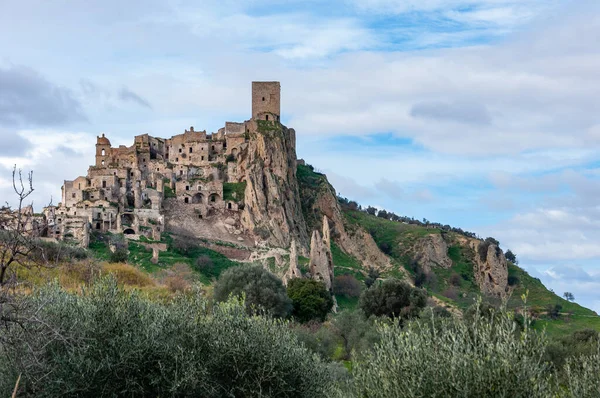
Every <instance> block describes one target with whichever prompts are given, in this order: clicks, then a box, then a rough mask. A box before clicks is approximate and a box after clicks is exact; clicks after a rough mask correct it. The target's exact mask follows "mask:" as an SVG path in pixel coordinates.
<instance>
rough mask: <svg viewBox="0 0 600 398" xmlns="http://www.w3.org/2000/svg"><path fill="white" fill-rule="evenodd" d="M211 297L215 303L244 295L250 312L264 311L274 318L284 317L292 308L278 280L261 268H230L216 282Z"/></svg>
mask: <svg viewBox="0 0 600 398" xmlns="http://www.w3.org/2000/svg"><path fill="white" fill-rule="evenodd" d="M214 295H215V299H216V300H217V301H227V299H228V298H229V297H230V296H231V295H233V296H235V297H241V296H242V295H244V297H245V301H246V306H247V309H248V310H249V311H257V310H264V311H266V312H267V313H268V314H270V315H272V316H275V317H286V316H287V315H288V314H289V313H290V311H291V309H292V302H291V300H290V299H289V298H288V296H287V293H286V289H285V287H284V286H283V283H282V282H281V279H279V278H277V277H276V276H275V275H273V274H272V273H270V272H269V271H267V270H266V269H264V268H263V267H261V266H241V267H234V268H229V269H228V270H227V271H225V272H224V273H223V274H221V277H220V278H219V280H218V281H217V283H216V285H215V293H214Z"/></svg>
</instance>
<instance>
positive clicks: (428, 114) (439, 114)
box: [410, 101, 492, 124]
mask: <svg viewBox="0 0 600 398" xmlns="http://www.w3.org/2000/svg"><path fill="white" fill-rule="evenodd" d="M410 115H411V116H412V117H416V118H423V119H434V120H441V121H455V122H458V123H466V124H490V123H491V121H492V117H491V116H490V114H489V112H488V110H487V108H486V107H485V106H484V105H482V104H478V103H448V102H438V101H426V102H421V103H418V104H415V105H413V106H412V108H411V110H410Z"/></svg>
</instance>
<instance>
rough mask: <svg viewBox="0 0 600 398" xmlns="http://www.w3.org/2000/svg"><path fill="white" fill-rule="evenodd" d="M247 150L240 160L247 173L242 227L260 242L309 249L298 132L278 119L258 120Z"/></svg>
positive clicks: (303, 251)
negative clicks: (298, 167) (300, 185)
mask: <svg viewBox="0 0 600 398" xmlns="http://www.w3.org/2000/svg"><path fill="white" fill-rule="evenodd" d="M259 122H262V123H259V124H258V128H257V132H256V133H252V136H251V137H250V138H251V139H250V141H249V144H248V149H247V151H245V152H244V153H243V155H242V156H241V159H240V160H239V161H238V167H239V169H240V170H241V171H242V172H243V173H244V175H245V181H246V184H247V185H246V190H245V197H244V203H245V207H244V210H243V212H242V216H241V223H242V225H243V227H244V228H245V229H246V230H247V231H249V232H251V233H252V234H254V236H255V237H256V238H257V241H263V242H266V243H268V244H269V245H272V246H277V247H286V248H287V247H289V246H290V244H291V242H292V240H293V239H295V240H296V242H297V244H298V251H299V253H300V254H304V255H305V254H306V253H307V252H308V245H309V241H308V230H307V227H306V223H305V222H304V217H303V215H302V210H301V205H300V200H299V198H300V194H299V190H298V183H297V180H296V133H295V131H294V130H293V129H288V128H286V127H285V126H283V125H281V124H279V123H276V122H270V123H269V122H266V121H259Z"/></svg>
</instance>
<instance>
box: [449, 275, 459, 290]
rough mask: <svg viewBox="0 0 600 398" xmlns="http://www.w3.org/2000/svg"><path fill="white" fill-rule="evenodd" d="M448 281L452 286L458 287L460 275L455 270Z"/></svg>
mask: <svg viewBox="0 0 600 398" xmlns="http://www.w3.org/2000/svg"><path fill="white" fill-rule="evenodd" d="M449 282H450V284H451V285H452V286H457V287H460V285H461V283H462V277H461V276H460V275H458V274H457V273H456V272H453V273H452V275H450V280H449Z"/></svg>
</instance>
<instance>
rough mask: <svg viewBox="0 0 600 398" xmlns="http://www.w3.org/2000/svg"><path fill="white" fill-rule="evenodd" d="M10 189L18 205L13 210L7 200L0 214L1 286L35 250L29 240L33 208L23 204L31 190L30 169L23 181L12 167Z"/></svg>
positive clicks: (10, 278) (31, 175)
mask: <svg viewBox="0 0 600 398" xmlns="http://www.w3.org/2000/svg"><path fill="white" fill-rule="evenodd" d="M13 189H14V191H15V193H16V194H17V208H16V209H12V208H11V206H10V205H9V204H8V202H7V203H6V206H4V207H3V208H2V209H1V212H2V215H1V216H0V230H2V232H1V233H2V236H1V240H0V288H5V287H7V286H9V285H11V284H13V283H14V278H15V274H14V272H11V271H13V268H14V267H15V266H16V265H19V264H21V265H24V266H27V265H28V263H29V256H30V254H31V252H32V251H33V250H34V249H35V246H34V245H33V242H32V235H33V233H34V231H33V228H34V224H33V211H32V208H31V207H30V206H25V200H26V199H27V198H28V197H29V196H30V195H31V194H32V193H33V191H34V189H33V172H29V173H28V174H27V179H26V181H23V175H22V172H21V170H17V167H16V166H15V168H14V169H13Z"/></svg>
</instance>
